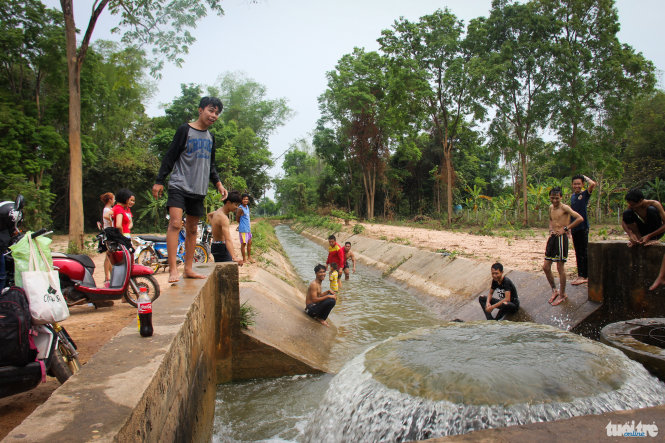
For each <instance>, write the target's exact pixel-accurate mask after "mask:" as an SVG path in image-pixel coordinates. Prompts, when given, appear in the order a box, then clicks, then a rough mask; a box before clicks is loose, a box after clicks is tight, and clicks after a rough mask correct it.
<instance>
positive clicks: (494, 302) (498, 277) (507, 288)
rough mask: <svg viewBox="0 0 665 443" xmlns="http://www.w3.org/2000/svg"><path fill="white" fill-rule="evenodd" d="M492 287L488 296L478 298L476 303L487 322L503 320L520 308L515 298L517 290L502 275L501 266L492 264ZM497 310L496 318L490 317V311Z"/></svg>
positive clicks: (517, 299)
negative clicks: (478, 304)
mask: <svg viewBox="0 0 665 443" xmlns="http://www.w3.org/2000/svg"><path fill="white" fill-rule="evenodd" d="M491 272H492V286H491V287H490V292H489V295H481V296H480V297H478V303H480V306H481V307H482V308H483V312H484V313H485V318H487V319H488V320H503V319H504V318H505V317H506V315H508V314H514V313H515V312H517V310H518V309H519V308H520V300H519V298H518V297H517V288H515V285H514V284H513V282H512V281H511V280H510V279H509V278H508V277H504V275H503V265H502V264H501V263H494V264H493V265H492V269H491ZM495 309H498V310H499V312H497V314H496V317H492V311H493V310H495Z"/></svg>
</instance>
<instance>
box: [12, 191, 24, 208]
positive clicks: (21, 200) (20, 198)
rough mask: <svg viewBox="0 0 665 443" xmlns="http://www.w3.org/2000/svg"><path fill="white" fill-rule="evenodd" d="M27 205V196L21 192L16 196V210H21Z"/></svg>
mask: <svg viewBox="0 0 665 443" xmlns="http://www.w3.org/2000/svg"><path fill="white" fill-rule="evenodd" d="M24 206H25V198H23V195H21V194H19V195H17V196H16V201H15V202H14V210H16V211H20V210H21V209H23V207H24Z"/></svg>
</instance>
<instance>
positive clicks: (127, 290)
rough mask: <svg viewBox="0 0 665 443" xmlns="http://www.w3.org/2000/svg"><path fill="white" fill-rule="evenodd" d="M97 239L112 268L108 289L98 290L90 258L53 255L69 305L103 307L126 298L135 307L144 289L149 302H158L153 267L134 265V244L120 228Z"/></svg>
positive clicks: (108, 230)
mask: <svg viewBox="0 0 665 443" xmlns="http://www.w3.org/2000/svg"><path fill="white" fill-rule="evenodd" d="M97 238H98V239H99V245H100V252H103V251H104V250H106V255H107V256H108V258H109V260H110V261H111V264H112V265H113V267H112V268H111V280H110V284H109V287H101V288H99V287H97V284H96V283H95V279H94V278H93V273H94V272H95V264H94V262H93V261H92V259H91V258H90V257H88V256H87V255H74V254H61V253H53V254H52V256H53V268H54V269H56V270H57V271H58V273H59V275H60V288H61V290H62V294H63V295H64V296H65V300H67V305H69V306H74V305H78V304H86V303H92V304H93V305H95V307H102V306H109V303H108V302H109V301H112V300H119V299H120V298H122V297H125V299H126V300H127V302H128V303H129V304H131V305H132V306H136V305H137V301H138V297H139V293H140V292H141V289H142V288H145V290H147V295H148V297H149V298H150V300H151V301H155V300H156V299H157V297H159V293H160V290H159V283H157V280H155V277H153V276H152V273H153V270H152V268H149V267H147V266H142V265H138V264H134V257H133V251H134V248H132V244H131V241H130V240H129V239H128V238H127V237H124V236H123V235H122V234H121V233H120V231H119V230H118V229H117V228H106V229H104V231H102V232H101V233H100V234H99V235H98V236H97ZM140 288H141V289H140Z"/></svg>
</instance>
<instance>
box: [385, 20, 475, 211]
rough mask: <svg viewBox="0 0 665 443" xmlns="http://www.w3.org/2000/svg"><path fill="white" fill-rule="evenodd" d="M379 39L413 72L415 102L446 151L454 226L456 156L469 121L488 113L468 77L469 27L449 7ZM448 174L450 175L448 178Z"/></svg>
mask: <svg viewBox="0 0 665 443" xmlns="http://www.w3.org/2000/svg"><path fill="white" fill-rule="evenodd" d="M381 34H382V36H381V37H380V38H379V43H380V44H381V49H382V51H384V52H386V53H387V54H389V55H390V56H391V57H392V59H393V61H394V62H395V64H397V65H400V66H403V67H405V68H408V69H410V70H411V71H412V74H413V76H414V78H415V79H419V80H420V81H419V82H418V81H416V82H414V84H413V86H414V87H417V88H418V89H417V90H416V91H417V92H416V93H415V94H414V99H415V102H416V103H418V104H420V105H421V106H422V112H423V113H424V114H425V115H427V116H428V117H429V120H430V125H431V127H432V128H433V131H434V133H435V135H436V138H437V139H438V141H439V142H440V143H441V148H442V150H443V157H442V163H441V165H440V166H439V176H440V177H441V178H442V180H441V183H443V177H444V175H445V184H446V185H445V188H446V207H447V214H448V217H447V219H448V224H451V223H452V213H453V208H452V205H453V186H454V175H455V167H454V165H453V152H454V150H455V148H456V141H457V138H458V135H459V131H460V128H461V126H462V124H463V122H464V119H465V118H466V117H470V116H474V117H477V118H480V117H481V116H482V115H483V113H484V108H483V107H482V106H481V102H480V100H479V99H478V94H477V91H475V90H474V84H473V83H472V82H471V81H470V79H471V77H470V75H469V73H468V69H469V61H470V59H471V54H470V52H469V51H468V50H467V49H466V47H465V45H464V44H463V39H462V37H463V34H464V25H463V23H462V22H461V21H460V20H458V19H457V17H455V15H454V14H452V13H451V12H450V11H449V10H448V9H447V8H446V9H445V10H443V11H441V10H437V11H436V12H434V13H433V14H430V15H426V16H424V17H421V18H420V20H419V21H418V22H416V23H412V22H410V21H408V20H406V19H404V18H400V19H399V20H397V21H396V22H395V24H394V25H393V29H391V30H384V31H382V32H381ZM444 171H445V174H444Z"/></svg>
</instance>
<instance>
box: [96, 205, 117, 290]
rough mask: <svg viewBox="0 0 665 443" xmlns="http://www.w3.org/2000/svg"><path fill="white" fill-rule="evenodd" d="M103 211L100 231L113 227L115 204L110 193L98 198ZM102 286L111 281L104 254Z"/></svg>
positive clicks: (106, 256) (107, 260) (108, 264)
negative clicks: (102, 204)
mask: <svg viewBox="0 0 665 443" xmlns="http://www.w3.org/2000/svg"><path fill="white" fill-rule="evenodd" d="M100 198H101V200H102V203H104V209H103V210H102V229H106V228H110V227H112V226H113V205H114V204H115V195H113V193H112V192H106V193H104V194H102V195H101V196H100ZM104 255H105V258H104V286H107V285H108V284H109V282H110V281H111V267H112V265H111V262H110V261H109V257H108V255H106V254H104Z"/></svg>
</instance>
